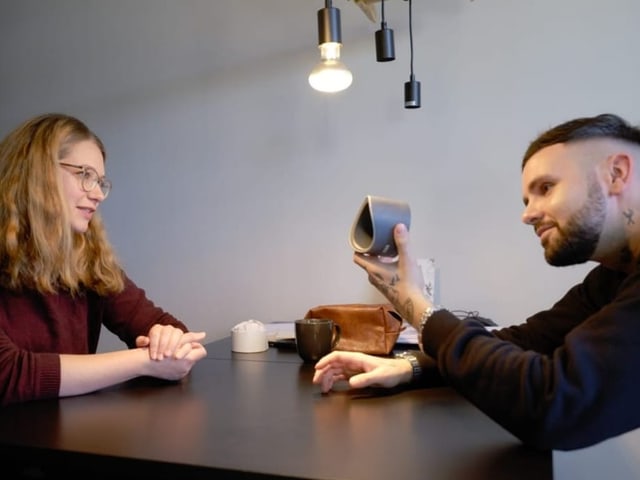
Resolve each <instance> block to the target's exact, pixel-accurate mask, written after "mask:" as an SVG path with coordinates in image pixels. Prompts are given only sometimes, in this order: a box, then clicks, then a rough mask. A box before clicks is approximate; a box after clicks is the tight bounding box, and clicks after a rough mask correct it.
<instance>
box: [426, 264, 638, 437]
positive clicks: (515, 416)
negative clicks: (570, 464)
mask: <svg viewBox="0 0 640 480" xmlns="http://www.w3.org/2000/svg"><path fill="white" fill-rule="evenodd" d="M639 314H640V275H638V274H637V273H636V274H633V275H631V276H629V277H628V278H623V277H622V276H621V275H620V274H617V273H615V272H611V271H608V270H606V269H603V268H601V267H597V268H596V269H594V270H593V271H592V272H590V274H589V275H588V276H587V278H585V281H584V282H583V283H582V284H580V285H578V286H576V287H574V288H573V289H571V290H570V291H569V292H568V293H567V295H565V297H564V298H563V299H562V300H560V301H559V302H558V303H556V304H555V305H554V306H553V307H552V308H551V309H549V310H547V311H545V312H541V313H539V314H537V315H535V316H534V317H531V318H530V319H529V320H528V322H527V323H526V324H524V325H522V326H520V327H518V328H514V329H509V330H506V331H498V332H495V333H492V332H489V331H487V330H486V329H485V328H484V326H483V325H482V324H480V323H479V322H477V321H475V320H459V319H458V318H457V317H455V316H454V315H453V314H451V313H450V312H448V311H446V310H441V311H438V312H436V313H435V314H434V315H433V316H432V317H431V318H430V319H429V321H428V322H427V323H426V325H425V327H424V330H423V336H422V338H423V342H424V344H423V348H424V351H425V352H426V353H427V354H428V355H430V356H432V357H433V358H435V359H436V362H437V364H438V368H439V371H440V373H441V375H442V377H443V378H444V380H445V381H446V382H447V383H448V384H450V385H451V386H452V387H454V388H455V389H457V390H458V391H459V392H460V393H461V394H463V395H464V396H465V397H466V398H468V399H469V400H470V401H471V402H472V403H474V404H475V405H476V406H478V407H479V408H480V409H481V410H482V411H484V412H485V413H486V414H487V415H489V416H490V417H491V418H493V419H494V420H495V421H496V422H498V423H499V424H501V425H502V426H503V427H504V428H505V429H507V430H508V431H510V432H511V433H513V434H514V435H515V436H516V437H518V438H520V439H521V440H522V441H523V442H524V443H526V444H528V445H531V446H534V447H537V448H541V449H558V450H571V449H577V448H583V447H587V446H589V445H593V444H595V443H598V442H600V441H603V440H606V439H607V438H610V437H613V436H616V435H619V434H622V433H624V432H627V431H630V430H632V429H634V428H637V427H639V426H640V410H638V409H637V408H636V406H637V405H638V404H639V402H640V387H639V386H637V382H635V380H634V379H635V378H636V376H637V365H639V364H640V328H638V326H637V325H638V324H637V321H638V320H637V319H638V316H639Z"/></svg>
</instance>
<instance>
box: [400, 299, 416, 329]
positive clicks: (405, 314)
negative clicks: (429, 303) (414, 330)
mask: <svg viewBox="0 0 640 480" xmlns="http://www.w3.org/2000/svg"><path fill="white" fill-rule="evenodd" d="M413 313H414V308H413V302H412V301H411V299H410V298H407V300H406V301H405V302H404V305H403V306H402V312H400V316H401V317H402V318H404V319H405V320H406V321H407V322H409V323H410V324H411V325H413Z"/></svg>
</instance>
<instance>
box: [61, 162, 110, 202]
mask: <svg viewBox="0 0 640 480" xmlns="http://www.w3.org/2000/svg"><path fill="white" fill-rule="evenodd" d="M58 164H59V165H62V166H63V167H70V168H75V169H76V170H78V172H77V173H75V175H76V176H77V177H78V178H79V179H80V186H81V187H82V190H84V191H85V192H90V191H91V190H93V189H94V188H96V185H100V190H101V191H102V195H103V196H104V198H107V196H108V195H109V192H110V191H111V180H109V179H108V178H107V177H101V176H100V175H98V172H96V170H95V168H93V167H90V166H89V165H73V164H71V163H64V162H58Z"/></svg>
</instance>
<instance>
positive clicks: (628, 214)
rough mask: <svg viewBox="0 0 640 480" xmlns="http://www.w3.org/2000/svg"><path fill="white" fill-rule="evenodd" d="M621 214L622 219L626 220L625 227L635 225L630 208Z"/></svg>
mask: <svg viewBox="0 0 640 480" xmlns="http://www.w3.org/2000/svg"><path fill="white" fill-rule="evenodd" d="M622 214H623V215H624V218H626V219H627V225H635V223H636V222H634V221H633V215H634V214H635V212H634V211H633V209H631V208H630V209H628V210H627V211H626V212H622Z"/></svg>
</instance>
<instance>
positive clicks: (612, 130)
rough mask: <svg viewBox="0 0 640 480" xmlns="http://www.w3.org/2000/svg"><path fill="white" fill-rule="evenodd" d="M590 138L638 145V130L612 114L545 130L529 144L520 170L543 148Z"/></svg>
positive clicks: (570, 122) (639, 138) (639, 130)
mask: <svg viewBox="0 0 640 480" xmlns="http://www.w3.org/2000/svg"><path fill="white" fill-rule="evenodd" d="M592 138H613V139H618V140H624V141H626V142H630V143H634V144H636V145H640V129H639V128H638V127H636V126H633V125H630V124H629V123H628V122H627V121H626V120H624V119H623V118H621V117H619V116H618V115H614V114H612V113H603V114H600V115H597V116H595V117H582V118H576V119H574V120H570V121H568V122H565V123H562V124H560V125H557V126H555V127H553V128H551V129H550V130H547V131H546V132H544V133H542V134H541V135H540V136H538V138H536V139H535V140H533V141H532V142H531V143H530V144H529V147H528V148H527V151H526V152H525V154H524V157H523V159H522V169H524V167H525V165H526V164H527V162H528V161H529V159H530V158H531V157H532V156H533V155H535V154H536V153H537V152H538V151H540V150H542V149H543V148H546V147H550V146H551V145H556V144H558V143H570V142H575V141H578V140H589V139H592Z"/></svg>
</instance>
